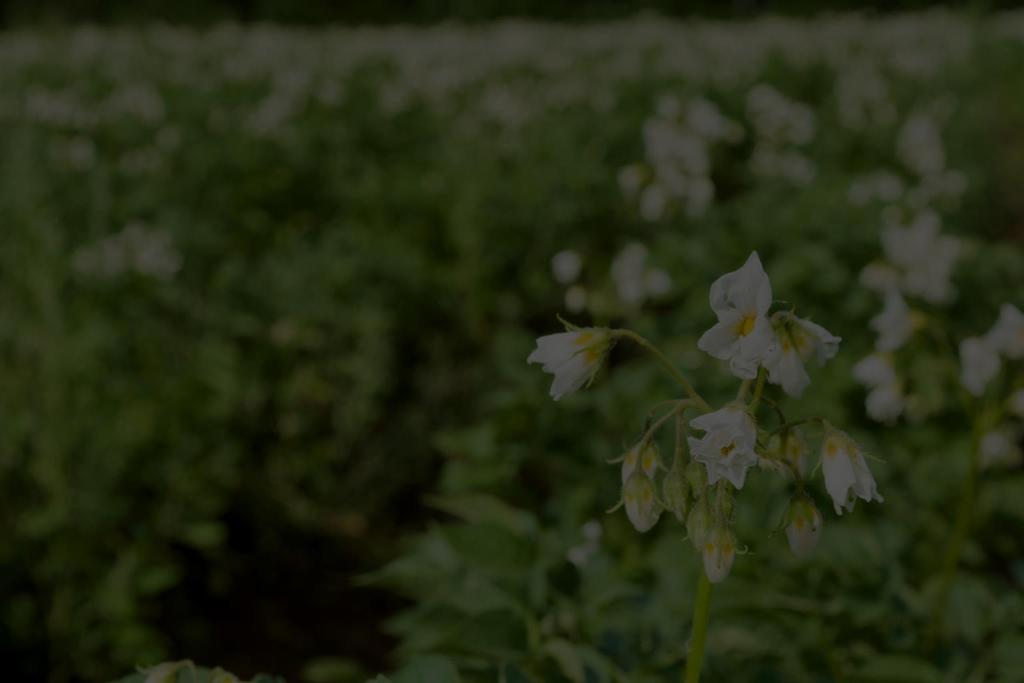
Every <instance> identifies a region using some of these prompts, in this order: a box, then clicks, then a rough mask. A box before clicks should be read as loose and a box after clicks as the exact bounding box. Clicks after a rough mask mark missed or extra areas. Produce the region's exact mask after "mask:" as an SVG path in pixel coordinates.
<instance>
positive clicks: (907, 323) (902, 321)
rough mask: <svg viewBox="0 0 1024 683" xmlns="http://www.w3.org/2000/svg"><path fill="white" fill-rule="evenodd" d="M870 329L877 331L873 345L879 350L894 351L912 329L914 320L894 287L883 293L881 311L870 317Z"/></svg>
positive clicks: (908, 336)
mask: <svg viewBox="0 0 1024 683" xmlns="http://www.w3.org/2000/svg"><path fill="white" fill-rule="evenodd" d="M870 325H871V329H873V330H874V331H875V332H877V333H878V341H877V343H876V344H875V346H876V347H877V348H878V350H879V351H895V350H896V349H898V348H900V347H901V346H903V344H904V343H906V341H907V340H908V339H909V338H910V334H911V333H912V332H913V331H914V320H913V318H911V316H910V308H909V307H907V302H906V301H904V300H903V296H902V295H901V294H900V293H899V292H897V291H896V290H894V289H890V290H889V291H888V292H886V294H885V306H884V307H883V308H882V312H881V313H879V314H878V315H876V316H875V317H874V318H872V319H871V323H870Z"/></svg>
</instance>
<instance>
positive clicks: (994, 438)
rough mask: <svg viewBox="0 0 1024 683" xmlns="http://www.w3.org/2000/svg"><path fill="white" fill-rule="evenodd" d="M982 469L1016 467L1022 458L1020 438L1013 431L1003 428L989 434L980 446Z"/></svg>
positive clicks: (983, 438) (984, 437)
mask: <svg viewBox="0 0 1024 683" xmlns="http://www.w3.org/2000/svg"><path fill="white" fill-rule="evenodd" d="M979 449H980V454H981V466H982V467H986V468H987V467H994V466H998V465H1014V464H1016V463H1017V462H1018V461H1019V460H1020V457H1021V452H1020V446H1019V445H1018V436H1017V434H1016V433H1014V431H1013V430H1011V429H1009V428H1007V427H1002V428H999V429H993V430H991V431H989V432H987V433H986V434H985V435H984V436H982V438H981V443H980V444H979Z"/></svg>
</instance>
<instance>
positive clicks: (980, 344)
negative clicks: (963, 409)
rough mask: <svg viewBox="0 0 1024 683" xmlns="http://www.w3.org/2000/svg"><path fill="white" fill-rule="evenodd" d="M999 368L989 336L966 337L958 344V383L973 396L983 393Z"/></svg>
mask: <svg viewBox="0 0 1024 683" xmlns="http://www.w3.org/2000/svg"><path fill="white" fill-rule="evenodd" d="M999 366H1000V361H999V352H998V350H997V348H996V347H995V345H994V344H993V343H992V337H991V336H990V335H986V336H984V337H968V338H967V339H964V340H963V341H962V342H960V383H961V384H963V385H964V388H965V389H967V391H969V392H971V393H972V394H974V395H975V396H981V395H982V394H984V393H985V388H986V387H987V386H988V383H989V382H991V381H992V379H993V378H994V377H995V376H996V374H997V373H998V372H999Z"/></svg>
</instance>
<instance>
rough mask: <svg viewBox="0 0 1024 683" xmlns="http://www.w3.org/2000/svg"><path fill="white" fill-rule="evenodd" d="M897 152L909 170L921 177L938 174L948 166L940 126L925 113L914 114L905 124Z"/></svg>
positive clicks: (901, 130)
mask: <svg viewBox="0 0 1024 683" xmlns="http://www.w3.org/2000/svg"><path fill="white" fill-rule="evenodd" d="M896 152H897V154H898V155H899V158H900V161H902V162H903V163H904V164H905V165H906V166H907V168H909V169H910V170H912V171H913V172H915V173H917V174H918V175H921V176H926V175H930V174H933V173H938V172H940V171H941V170H942V169H943V168H945V165H946V153H945V150H944V149H943V147H942V135H941V134H940V132H939V126H938V124H937V123H936V122H935V120H934V119H932V118H930V117H929V116H928V115H926V114H924V113H917V114H914V115H913V116H911V117H910V118H909V119H907V121H906V123H904V124H903V127H902V128H901V129H900V133H899V140H898V142H897V145H896Z"/></svg>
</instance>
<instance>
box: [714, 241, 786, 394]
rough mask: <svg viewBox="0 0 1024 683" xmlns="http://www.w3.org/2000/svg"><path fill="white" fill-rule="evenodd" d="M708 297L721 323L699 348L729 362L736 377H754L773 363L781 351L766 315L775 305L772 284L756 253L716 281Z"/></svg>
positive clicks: (715, 326)
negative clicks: (761, 367)
mask: <svg viewBox="0 0 1024 683" xmlns="http://www.w3.org/2000/svg"><path fill="white" fill-rule="evenodd" d="M709 298H710V301H711V309H712V310H713V311H714V312H715V315H716V316H717V317H718V322H717V323H716V324H715V325H714V326H713V327H712V328H711V329H710V330H708V331H707V332H705V333H704V335H703V336H701V338H700V340H699V341H698V342H697V347H698V348H699V349H701V350H702V351H704V352H706V353H709V354H711V355H712V356H714V357H715V358H718V359H719V360H727V361H729V367H730V369H731V370H732V373H733V374H734V375H735V376H737V377H739V378H741V379H753V378H754V377H756V376H757V369H758V366H760V365H762V364H767V363H770V362H772V361H773V360H774V359H775V356H776V355H777V354H778V352H779V349H778V340H777V339H776V337H775V332H774V331H773V330H772V325H771V323H770V322H769V320H768V318H767V317H766V314H767V313H768V309H769V308H771V305H772V285H771V282H770V281H769V280H768V274H767V273H765V271H764V268H763V267H762V266H761V259H760V258H759V257H758V255H757V252H756V251H755V252H753V253H752V254H751V255H750V257H749V258H748V259H747V261H746V263H744V264H743V266H742V267H741V268H740V269H739V270H735V271H733V272H731V273H726V274H725V275H723V276H722V277H720V278H718V279H717V280H715V282H714V283H713V284H712V285H711V294H710V297H709Z"/></svg>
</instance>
